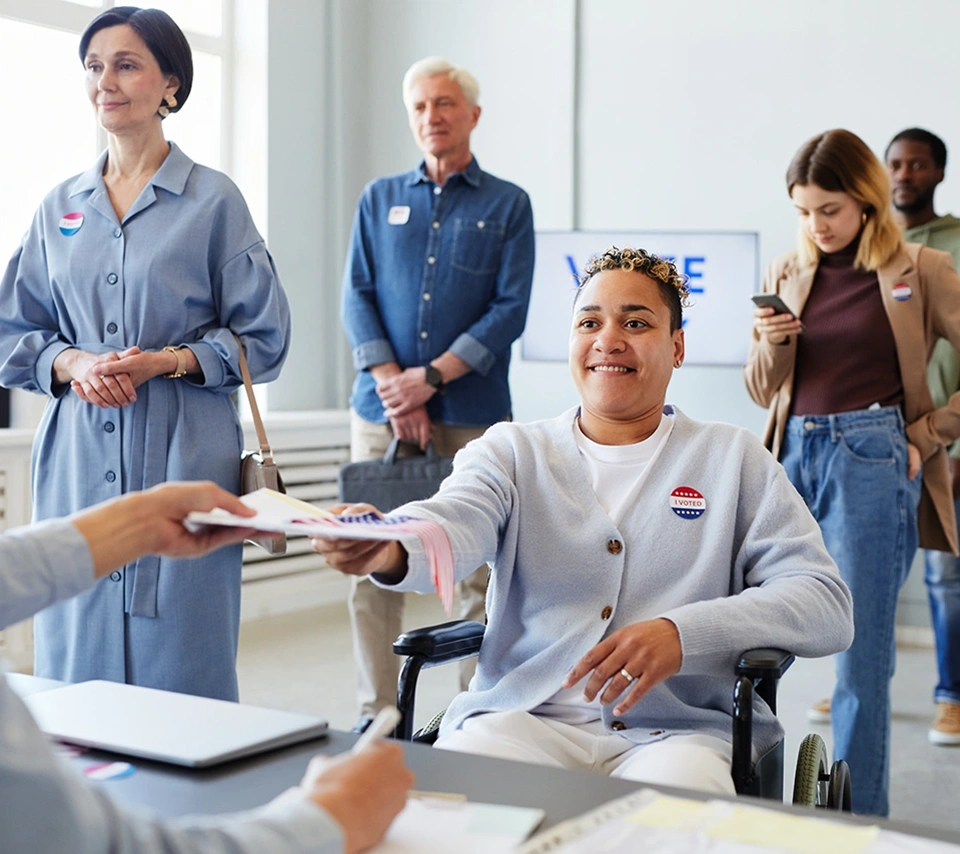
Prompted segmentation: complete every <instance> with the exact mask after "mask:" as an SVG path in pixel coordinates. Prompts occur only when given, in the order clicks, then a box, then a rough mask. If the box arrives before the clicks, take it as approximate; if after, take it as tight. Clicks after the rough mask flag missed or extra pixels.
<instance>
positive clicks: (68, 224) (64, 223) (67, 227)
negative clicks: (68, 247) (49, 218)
mask: <svg viewBox="0 0 960 854" xmlns="http://www.w3.org/2000/svg"><path fill="white" fill-rule="evenodd" d="M81 225H83V214H82V213H77V212H74V213H68V214H64V215H63V216H62V217H60V233H61V234H65V235H66V236H67V237H70V236H72V235H74V234H76V233H77V232H78V231H79V230H80V226H81Z"/></svg>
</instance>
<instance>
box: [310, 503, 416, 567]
mask: <svg viewBox="0 0 960 854" xmlns="http://www.w3.org/2000/svg"><path fill="white" fill-rule="evenodd" d="M330 512H331V513H334V514H336V515H337V516H344V515H347V516H361V515H363V514H364V513H375V514H376V515H377V516H380V517H381V518H382V517H383V514H382V513H381V512H380V511H379V510H377V508H376V507H374V506H373V505H372V504H338V505H337V506H336V507H331V508H330ZM310 544H311V545H312V546H313V550H314V551H315V552H317V553H318V554H321V555H323V559H324V560H325V561H326V562H327V563H328V564H329V565H330V566H332V567H333V568H334V569H337V570H339V571H340V572H342V573H344V574H345V575H371V574H373V573H377V574H378V575H382V576H384V578H385V579H386V578H389V579H390V580H392V581H400V580H401V579H402V578H403V577H404V575H406V574H407V550H406V549H405V548H404V547H403V546H402V545H401V544H400V543H399V542H397V541H396V540H353V539H346V538H344V539H330V538H328V537H315V538H313V539H311V540H310Z"/></svg>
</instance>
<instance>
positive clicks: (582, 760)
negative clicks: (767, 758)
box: [434, 712, 736, 795]
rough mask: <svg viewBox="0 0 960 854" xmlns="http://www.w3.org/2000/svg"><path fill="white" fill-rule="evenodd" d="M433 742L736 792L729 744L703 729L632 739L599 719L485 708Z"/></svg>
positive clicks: (660, 782)
mask: <svg viewBox="0 0 960 854" xmlns="http://www.w3.org/2000/svg"><path fill="white" fill-rule="evenodd" d="M434 746H435V747H439V748H442V749H445V750H457V751H460V752H462V753H476V754H479V755H481V756H494V757H496V758H499V759H513V760H516V761H518V762H531V763H534V764H537V765H549V766H551V767H554V768H568V769H579V770H586V771H595V772H597V773H600V774H606V775H608V776H610V777H620V778H622V779H624V780H636V781H639V782H642V783H653V784H657V785H661V786H677V787H680V788H684V789H698V790H700V791H704V792H714V793H719V794H724V795H733V794H736V790H735V789H734V786H733V778H732V777H731V776H730V756H731V746H730V744H729V743H728V742H726V741H723V740H721V739H719V738H714V737H713V736H709V735H673V736H669V737H668V738H665V739H663V740H662V741H654V742H651V743H649V744H634V743H633V742H632V741H628V740H627V739H625V738H624V737H623V736H622V735H618V734H617V733H611V732H609V731H607V730H606V729H604V726H603V722H602V721H593V722H591V723H588V724H565V723H561V722H560V721H556V720H553V719H552V718H545V717H541V716H539V715H533V714H531V713H530V712H490V713H488V714H484V715H474V716H472V717H469V718H467V719H466V720H465V721H464V722H463V725H462V726H461V728H460V729H458V730H455V731H454V732H450V733H446V734H444V735H442V736H441V737H440V738H439V739H438V740H437V742H436V744H435V745H434Z"/></svg>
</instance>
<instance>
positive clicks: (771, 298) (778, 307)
mask: <svg viewBox="0 0 960 854" xmlns="http://www.w3.org/2000/svg"><path fill="white" fill-rule="evenodd" d="M750 299H752V300H753V304H754V305H755V306H757V308H767V307H768V306H769V307H770V308H772V309H773V312H774V314H793V311H791V309H790V307H789V306H788V305H787V304H786V303H785V302H784V301H783V299H782V298H781V297H780V294H754V295H753V296H752V297H750ZM793 316H794V317H795V318H796V319H797V320H799V319H800V318H799V317H797V316H796V315H795V314H793ZM800 329H801V330H802V331H804V332H805V331H806V327H805V326H804V325H803V324H802V323H801V324H800Z"/></svg>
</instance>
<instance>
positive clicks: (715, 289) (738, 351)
mask: <svg viewBox="0 0 960 854" xmlns="http://www.w3.org/2000/svg"><path fill="white" fill-rule="evenodd" d="M757 244H758V236H757V234H756V232H667V231H663V232H657V231H649V232H643V231H634V232H623V231H620V232H613V231H610V232H598V231H543V232H538V233H537V237H536V247H537V260H536V265H535V267H534V271H533V293H532V294H531V297H530V313H529V314H528V316H527V326H526V329H525V331H524V333H523V338H522V340H521V346H520V352H521V355H522V357H523V358H524V359H529V360H532V361H547V362H554V361H556V362H565V361H566V360H567V338H568V337H569V334H570V318H571V312H572V307H573V297H574V294H575V292H576V279H575V278H574V276H575V275H576V274H579V273H581V272H582V271H583V267H584V266H585V265H586V263H587V261H588V260H589V259H590V258H591V257H592V256H593V255H596V254H597V253H599V252H603V251H604V250H605V249H607V248H609V247H611V246H617V247H619V248H621V249H623V248H624V247H628V246H629V247H634V248H643V249H646V250H648V251H649V252H653V253H655V254H657V255H661V256H663V257H667V258H670V259H671V260H673V261H674V263H676V265H677V269H678V270H679V271H680V272H681V273H683V274H684V275H686V276H687V278H688V280H689V282H688V284H689V287H690V300H691V302H692V305H691V306H690V307H689V308H685V309H684V312H683V314H684V325H683V328H684V334H685V337H686V364H688V365H690V364H694V365H742V364H743V363H744V362H746V360H747V347H748V345H749V343H750V332H751V327H752V323H753V304H752V303H751V302H750V296H751V295H752V294H754V293H756V291H757V285H758V281H757V270H758V267H757V263H758V262H757Z"/></svg>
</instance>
